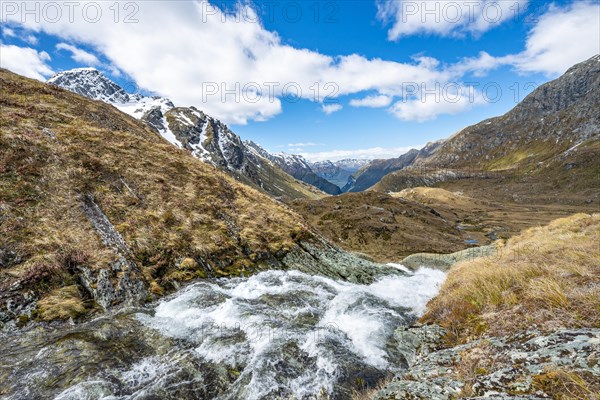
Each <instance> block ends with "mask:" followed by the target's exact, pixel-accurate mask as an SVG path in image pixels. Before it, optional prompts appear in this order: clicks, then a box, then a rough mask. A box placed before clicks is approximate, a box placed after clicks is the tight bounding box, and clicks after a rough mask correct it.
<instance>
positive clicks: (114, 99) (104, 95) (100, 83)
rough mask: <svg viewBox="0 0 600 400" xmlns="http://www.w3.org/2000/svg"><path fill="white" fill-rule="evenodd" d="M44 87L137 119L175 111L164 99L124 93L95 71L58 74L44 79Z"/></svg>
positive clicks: (79, 69) (170, 102)
mask: <svg viewBox="0 0 600 400" xmlns="http://www.w3.org/2000/svg"><path fill="white" fill-rule="evenodd" d="M48 83H51V84H53V85H56V86H60V87H61V88H63V89H67V90H69V91H71V92H74V93H77V94H80V95H82V96H85V97H89V98H90V99H94V100H101V101H103V102H105V103H110V104H112V105H114V106H115V107H117V108H118V109H119V110H121V111H123V112H124V113H126V114H129V115H131V116H133V117H135V118H138V119H140V118H142V116H143V115H144V114H145V113H146V112H148V111H150V110H151V109H153V108H155V107H159V108H160V109H161V110H162V112H163V113H164V112H166V111H168V110H170V109H171V108H174V107H175V105H174V104H173V102H172V101H171V100H169V99H166V98H164V97H159V96H143V95H141V94H138V93H136V94H130V93H127V92H126V91H125V90H124V89H123V88H122V87H120V86H119V85H117V84H116V83H114V82H113V81H111V80H110V79H108V78H107V77H106V76H104V74H103V73H102V72H100V71H98V70H97V69H95V68H75V69H71V70H68V71H63V72H59V73H57V74H56V75H54V76H53V77H51V78H50V79H48Z"/></svg>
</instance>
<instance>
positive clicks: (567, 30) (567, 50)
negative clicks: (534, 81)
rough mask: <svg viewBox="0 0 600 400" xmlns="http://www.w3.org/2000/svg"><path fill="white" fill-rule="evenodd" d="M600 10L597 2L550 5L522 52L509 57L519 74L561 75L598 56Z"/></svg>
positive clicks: (532, 31) (531, 32) (599, 47)
mask: <svg viewBox="0 0 600 400" xmlns="http://www.w3.org/2000/svg"><path fill="white" fill-rule="evenodd" d="M599 32H600V8H599V6H598V3H597V2H587V1H583V2H575V3H573V4H571V5H570V6H567V7H557V6H556V5H552V6H551V7H550V9H549V10H548V12H546V13H545V14H544V15H542V16H541V17H540V19H539V20H538V22H537V24H536V25H535V26H534V27H533V29H532V30H531V31H530V32H529V35H528V37H527V43H526V46H525V51H524V52H522V53H520V54H518V55H516V56H515V57H509V58H508V59H507V60H506V61H508V62H511V63H512V64H513V65H515V66H516V68H517V69H518V70H519V71H522V72H543V73H545V74H547V75H558V74H562V73H564V72H565V71H566V70H567V69H568V68H569V67H571V66H572V65H573V64H576V63H578V62H581V61H584V60H586V59H588V58H590V57H592V56H594V55H595V54H599V53H600V41H599V40H598V35H599Z"/></svg>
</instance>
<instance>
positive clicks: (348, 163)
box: [333, 158, 373, 173]
mask: <svg viewBox="0 0 600 400" xmlns="http://www.w3.org/2000/svg"><path fill="white" fill-rule="evenodd" d="M371 161H373V160H365V159H357V158H347V159H345V160H339V161H334V162H333V164H334V165H335V166H336V167H339V168H341V169H343V170H345V171H348V172H351V173H354V172H356V171H358V170H359V169H361V168H362V167H364V166H365V165H367V164H369V163H370V162H371Z"/></svg>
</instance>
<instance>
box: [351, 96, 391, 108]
mask: <svg viewBox="0 0 600 400" xmlns="http://www.w3.org/2000/svg"><path fill="white" fill-rule="evenodd" d="M391 103H392V98H391V97H390V96H384V95H378V96H367V97H363V98H362V99H352V100H350V105H351V106H352V107H371V108H380V107H387V106H389V105H390V104H391Z"/></svg>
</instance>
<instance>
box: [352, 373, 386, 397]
mask: <svg viewBox="0 0 600 400" xmlns="http://www.w3.org/2000/svg"><path fill="white" fill-rule="evenodd" d="M392 379H393V377H392V376H388V377H386V378H384V379H382V380H380V381H379V382H377V384H376V385H375V386H374V387H362V388H360V389H355V390H353V391H352V394H351V396H352V397H351V399H352V400H371V399H373V397H374V396H375V394H376V393H377V392H379V391H380V390H383V389H385V388H386V386H387V385H389V384H390V383H391V382H392Z"/></svg>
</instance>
